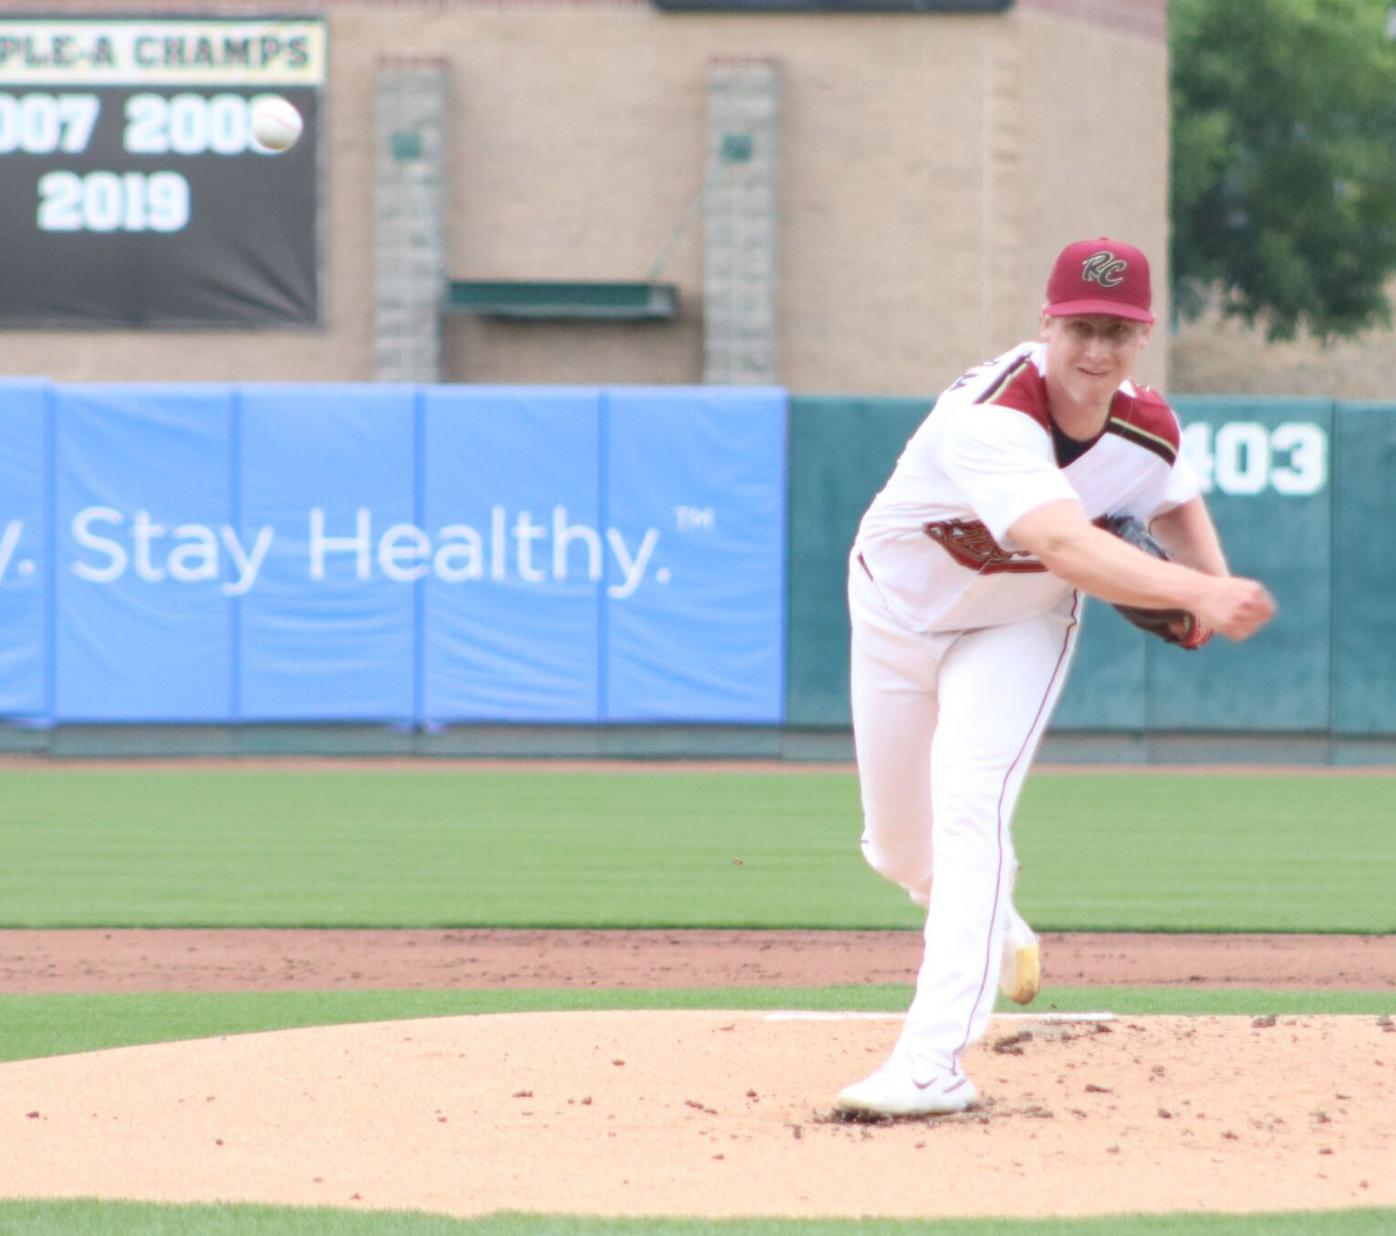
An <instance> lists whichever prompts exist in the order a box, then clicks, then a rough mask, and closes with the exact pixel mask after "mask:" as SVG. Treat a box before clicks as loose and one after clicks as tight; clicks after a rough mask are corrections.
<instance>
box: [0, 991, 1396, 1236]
mask: <svg viewBox="0 0 1396 1236" xmlns="http://www.w3.org/2000/svg"><path fill="white" fill-rule="evenodd" d="M896 1031H897V1019H896V1018H894V1017H886V1018H875V1017H861V1016H859V1017H855V1016H850V1017H848V1018H830V1017H827V1016H821V1017H817V1018H815V1017H789V1016H786V1017H782V1016H780V1015H776V1014H767V1013H751V1012H743V1013H722V1012H653V1013H649V1012H604V1013H546V1014H526V1015H514V1014H510V1015H499V1016H483V1017H459V1018H441V1019H432V1020H427V1021H412V1022H390V1023H378V1024H373V1025H353V1026H337V1027H331V1028H325V1029H315V1030H293V1031H284V1032H278V1033H272V1034H256V1035H244V1036H239V1037H233V1038H224V1039H209V1040H201V1041H197V1042H190V1043H173V1044H162V1045H158V1046H152V1047H141V1048H127V1049H121V1050H117V1051H107V1052H97V1053H93V1054H90V1055H83V1056H65V1057H57V1058H53V1059H47V1060H33V1061H22V1062H19V1063H13V1064H4V1065H0V1100H2V1102H0V1194H3V1195H4V1196H7V1197H74V1196H93V1197H106V1198H133V1199H149V1200H165V1201H179V1202H207V1201H219V1200H222V1201H246V1202H271V1203H280V1204H299V1205H322V1206H363V1207H375V1208H380V1207H381V1208H394V1209H397V1208H402V1209H421V1210H429V1211H438V1212H443V1213H448V1214H455V1215H475V1214H483V1213H488V1212H491V1211H496V1210H524V1211H542V1212H565V1213H573V1214H610V1215H622V1214H654V1215H661V1214H662V1215H710V1216H736V1215H772V1216H774V1215H801V1216H810V1215H831V1216H837V1215H844V1216H853V1215H882V1216H941V1215H1023V1216H1045V1215H1054V1214H1055V1215H1073V1214H1098V1213H1109V1212H1119V1211H1174V1210H1216V1211H1254V1210H1289V1209H1307V1208H1318V1207H1352V1206H1382V1205H1385V1206H1390V1205H1396V1173H1392V1171H1391V1170H1390V1167H1391V1164H1392V1163H1393V1162H1396V1033H1392V1032H1391V1031H1392V1027H1391V1024H1390V1021H1389V1019H1377V1018H1374V1017H1369V1016H1356V1017H1286V1018H1280V1019H1278V1021H1276V1020H1274V1019H1252V1018H1248V1017H1188V1018H1184V1017H1148V1018H1145V1017H1129V1016H1126V1017H1122V1018H1120V1019H1118V1020H1114V1021H1110V1022H1104V1023H1098V1024H1097V1023H1091V1022H1085V1023H1080V1022H1058V1023H1053V1022H1041V1021H1034V1020H1032V1019H1031V1018H1022V1017H1019V1018H1015V1019H1012V1020H1008V1019H996V1021H995V1022H994V1024H993V1025H992V1026H991V1028H990V1031H989V1034H988V1036H987V1037H986V1039H985V1040H984V1042H983V1043H981V1044H980V1045H978V1046H977V1047H976V1048H975V1049H974V1050H973V1051H972V1052H971V1053H970V1054H969V1055H968V1057H967V1060H966V1064H967V1067H968V1070H969V1072H970V1075H971V1076H972V1077H973V1078H974V1080H975V1082H976V1084H977V1085H978V1087H979V1089H980V1091H981V1093H982V1094H983V1096H984V1102H983V1104H982V1106H981V1107H980V1108H979V1109H978V1110H975V1111H970V1112H967V1113H964V1114H963V1115H959V1116H954V1117H943V1118H940V1119H929V1120H922V1121H911V1122H899V1123H895V1124H886V1125H882V1124H873V1125H867V1124H845V1123H842V1122H838V1121H835V1120H832V1119H830V1113H829V1108H830V1104H831V1102H832V1100H833V1097H834V1095H835V1094H836V1093H837V1091H838V1090H839V1088H840V1087H841V1086H843V1085H844V1084H846V1083H847V1082H849V1081H852V1080H855V1079H857V1078H859V1077H861V1076H863V1075H864V1074H865V1073H867V1072H869V1071H870V1070H871V1069H873V1068H874V1067H875V1066H876V1065H877V1064H879V1063H880V1062H881V1060H882V1059H883V1057H884V1056H885V1055H886V1052H887V1050H888V1049H889V1047H890V1046H891V1043H892V1041H893V1039H894V1037H895V1035H896Z"/></svg>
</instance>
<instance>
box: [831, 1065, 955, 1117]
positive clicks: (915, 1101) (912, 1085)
mask: <svg viewBox="0 0 1396 1236" xmlns="http://www.w3.org/2000/svg"><path fill="white" fill-rule="evenodd" d="M978 1098H979V1091H978V1090H976V1089H975V1088H974V1083H973V1082H972V1081H970V1079H969V1078H968V1077H966V1076H965V1075H964V1074H963V1073H946V1072H943V1071H941V1070H938V1069H934V1068H931V1067H929V1066H923V1067H922V1069H921V1070H919V1071H918V1070H917V1068H916V1067H915V1066H913V1065H911V1064H908V1063H906V1062H903V1061H901V1060H898V1059H896V1058H893V1059H891V1060H889V1061H888V1062H887V1063H886V1064H884V1065H883V1066H882V1067H881V1068H880V1069H878V1070H877V1071H876V1072H874V1073H871V1074H869V1075H868V1076H867V1077H865V1078H863V1080H862V1081H860V1082H854V1083H853V1085H851V1086H845V1087H844V1088H843V1089H842V1090H840V1091H839V1097H838V1099H837V1100H836V1102H835V1103H834V1107H835V1110H837V1111H841V1112H867V1113H868V1114H870V1115H875V1116H943V1115H947V1114H948V1113H950V1112H962V1111H964V1110H965V1108H967V1107H968V1106H969V1105H970V1104H971V1103H974V1102H976V1101H977V1100H978Z"/></svg>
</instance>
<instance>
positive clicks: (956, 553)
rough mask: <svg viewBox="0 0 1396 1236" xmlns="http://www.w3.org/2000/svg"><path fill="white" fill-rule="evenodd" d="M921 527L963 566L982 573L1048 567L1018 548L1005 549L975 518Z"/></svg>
mask: <svg viewBox="0 0 1396 1236" xmlns="http://www.w3.org/2000/svg"><path fill="white" fill-rule="evenodd" d="M921 530H922V531H923V532H924V533H925V534H926V535H927V536H928V537H930V538H931V540H933V541H934V542H935V543H936V544H937V545H939V546H940V547H941V548H942V549H943V550H945V552H946V553H947V554H949V555H950V556H951V557H952V558H954V559H955V561H956V562H958V563H959V564H960V565H961V566H962V567H968V568H969V569H970V570H971V571H978V572H979V573H980V574H981V575H1001V574H1004V573H1008V574H1013V575H1018V574H1026V573H1028V572H1030V571H1045V570H1046V569H1047V568H1046V567H1045V566H1043V565H1042V563H1040V562H1039V561H1038V560H1037V559H1036V558H1034V557H1032V556H1031V555H1030V554H1026V553H1024V552H1022V551H1021V550H1007V549H1004V547H1003V546H1002V545H1000V544H999V543H998V542H997V541H996V540H994V534H993V533H992V532H990V531H989V529H988V528H986V527H985V526H984V525H983V524H982V523H980V522H979V521H978V520H977V519H976V520H974V521H973V522H970V521H968V520H963V519H942V520H939V521H937V522H936V523H930V524H922V525H921Z"/></svg>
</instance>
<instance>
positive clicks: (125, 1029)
mask: <svg viewBox="0 0 1396 1236" xmlns="http://www.w3.org/2000/svg"><path fill="white" fill-rule="evenodd" d="M910 999H911V989H910V987H904V986H901V985H895V984H889V985H878V986H866V987H802V988H761V987H726V988H689V989H680V990H673V991H634V990H612V991H598V990H595V989H586V990H582V989H577V990H547V991H543V990H539V991H336V992H227V993H184V992H142V993H131V994H122V995H32V996H16V995H0V1061H5V1060H28V1059H36V1058H38V1057H41V1056H60V1055H69V1054H72V1053H74V1052H88V1051H100V1050H104V1049H106V1048H113V1047H132V1046H139V1045H140V1044H143V1043H165V1042H175V1041H179V1040H184V1039H200V1038H212V1037H216V1036H221V1035H228V1034H252V1033H258V1032H261V1031H269V1030H291V1029H298V1028H302V1027H310V1026H328V1025H344V1024H349V1023H353V1022H373V1021H398V1020H405V1019H411V1018H419V1017H460V1016H466V1015H481V1014H491V1013H537V1012H548V1011H552V1010H578V1009H724V1010H727V1009H737V1010H740V1009H770V1010H777V1009H779V1010H787V1009H792V1010H812V1011H816V1012H837V1011H850V1012H875V1013H896V1014H901V1013H903V1012H905V1011H906V1007H907V1004H908V1003H909V1002H910ZM999 1011H1000V1012H1009V1013H1020V1012H1023V1011H1024V1010H1022V1009H1019V1008H1018V1006H1017V1005H1010V1004H1007V1003H1006V1002H1002V1001H1001V1002H1000V1006H999ZM1028 1011H1030V1012H1053V1011H1056V1012H1064V1013H1082V1012H1113V1013H1115V1014H1117V1015H1120V1016H1146V1015H1148V1014H1151V1013H1152V1014H1199V1015H1201V1014H1245V1015H1250V1016H1265V1015H1272V1014H1273V1015H1279V1016H1304V1015H1308V1014H1318V1013H1322V1014H1342V1015H1356V1016H1380V1015H1383V1014H1391V1013H1393V1012H1396V994H1392V993H1388V992H1330V991H1325V992H1303V991H1283V992H1278V991H1251V990H1213V991H1196V990H1179V989H1176V988H1163V987H1143V988H1125V987H1118V988H1108V987H1050V988H1046V989H1044V991H1043V992H1042V994H1041V995H1040V996H1039V997H1038V999H1037V1001H1036V1002H1035V1003H1034V1004H1033V1007H1032V1009H1031V1010H1028Z"/></svg>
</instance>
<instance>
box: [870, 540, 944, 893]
mask: <svg viewBox="0 0 1396 1236" xmlns="http://www.w3.org/2000/svg"><path fill="white" fill-rule="evenodd" d="M860 570H861V568H859V567H857V566H856V565H855V566H854V573H853V574H852V575H851V577H850V589H849V600H850V611H851V614H852V618H853V640H852V649H851V657H850V664H849V669H850V675H849V678H850V681H849V694H850V702H851V705H852V712H853V741H854V746H855V749H856V752H857V759H858V785H859V792H860V794H861V796H862V805H863V837H862V846H863V857H864V858H865V859H866V860H867V862H868V863H869V865H870V866H871V867H872V868H873V870H875V871H877V872H878V873H879V874H881V875H883V876H885V877H886V878H887V879H889V880H892V881H893V882H895V883H897V884H900V885H901V886H902V887H903V888H905V889H906V890H907V892H908V893H910V895H911V897H912V898H913V899H914V900H916V901H918V902H919V903H920V904H921V905H926V904H927V902H928V900H929V897H930V888H931V742H932V739H933V737H934V735H935V728H936V719H937V716H938V714H939V705H938V701H937V691H936V677H937V668H938V666H937V661H938V657H939V654H940V653H941V652H942V651H943V649H944V647H945V646H946V644H947V643H948V640H947V639H946V638H945V637H932V636H921V635H917V634H915V633H914V632H911V631H908V630H906V629H905V628H904V627H902V626H901V625H900V624H898V623H897V622H896V620H895V619H894V618H893V617H892V616H891V615H890V614H889V613H887V611H886V609H885V607H884V606H883V605H882V602H881V599H880V597H879V596H878V595H877V593H876V589H875V587H874V585H873V584H872V582H871V581H870V580H869V579H867V578H866V576H864V577H862V578H861V579H860V578H859V572H860Z"/></svg>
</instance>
